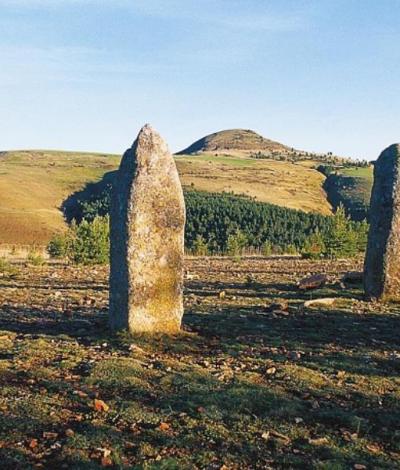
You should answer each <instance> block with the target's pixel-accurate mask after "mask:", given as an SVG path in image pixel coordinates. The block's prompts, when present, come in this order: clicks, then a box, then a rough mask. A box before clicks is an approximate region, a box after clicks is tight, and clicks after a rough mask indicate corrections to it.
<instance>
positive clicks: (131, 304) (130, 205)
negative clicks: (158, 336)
mask: <svg viewBox="0 0 400 470" xmlns="http://www.w3.org/2000/svg"><path fill="white" fill-rule="evenodd" d="M110 224H111V227H110V232H111V233H110V239H111V272H110V324H111V328H112V329H113V330H114V331H118V330H123V329H127V330H129V331H130V332H131V333H176V332H178V331H179V329H180V326H181V320H182V315H183V257H184V228H185V203H184V199H183V192H182V186H181V183H180V180H179V176H178V172H177V169H176V166H175V162H174V159H173V157H172V155H171V154H170V152H169V150H168V147H167V145H166V144H165V142H164V141H163V140H162V139H161V137H160V136H159V134H158V133H157V132H155V131H154V130H153V129H152V128H151V127H150V126H148V125H146V126H144V127H143V128H142V130H141V131H140V133H139V135H138V137H137V139H136V141H135V142H134V144H133V146H132V148H130V149H128V150H127V151H126V152H125V154H124V156H123V157H122V161H121V165H120V167H119V170H118V173H117V177H116V180H115V182H114V187H113V194H112V201H111V217H110Z"/></svg>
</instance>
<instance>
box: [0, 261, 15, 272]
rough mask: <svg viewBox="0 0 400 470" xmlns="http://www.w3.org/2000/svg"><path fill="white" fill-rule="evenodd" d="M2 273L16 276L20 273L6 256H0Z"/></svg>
mask: <svg viewBox="0 0 400 470" xmlns="http://www.w3.org/2000/svg"><path fill="white" fill-rule="evenodd" d="M0 273H1V274H7V275H9V276H14V275H16V274H17V273H18V269H17V268H16V267H15V266H13V265H12V264H11V263H10V262H9V261H8V260H6V259H5V258H0Z"/></svg>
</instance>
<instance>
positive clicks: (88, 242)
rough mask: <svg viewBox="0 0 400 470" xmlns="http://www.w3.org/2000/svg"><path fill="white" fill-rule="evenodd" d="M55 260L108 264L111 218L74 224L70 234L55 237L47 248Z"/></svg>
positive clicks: (98, 218) (94, 219)
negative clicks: (65, 259) (64, 259)
mask: <svg viewBox="0 0 400 470" xmlns="http://www.w3.org/2000/svg"><path fill="white" fill-rule="evenodd" d="M47 251H48V252H49V254H50V255H51V256H53V257H55V258H67V259H68V260H70V261H72V262H74V263H77V264H106V263H108V261H109V257H110V228H109V217H108V216H107V217H94V218H93V220H92V221H88V220H85V219H84V220H82V222H81V223H80V224H77V223H76V222H75V221H74V222H72V224H71V226H70V228H69V230H68V232H66V233H64V234H58V235H55V236H54V237H53V238H52V240H51V241H50V243H49V244H48V246H47Z"/></svg>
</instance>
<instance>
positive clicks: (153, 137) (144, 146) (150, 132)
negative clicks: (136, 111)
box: [132, 124, 169, 155]
mask: <svg viewBox="0 0 400 470" xmlns="http://www.w3.org/2000/svg"><path fill="white" fill-rule="evenodd" d="M132 148H133V149H134V150H135V151H136V153H137V154H147V155H148V154H159V155H162V154H166V153H169V150H168V146H167V144H166V142H165V141H164V140H163V139H162V137H161V136H160V134H159V133H158V132H157V131H156V130H154V129H153V128H152V127H151V125H150V124H145V125H144V126H143V127H142V128H141V129H140V131H139V134H138V136H137V138H136V140H135V142H134V143H133V145H132Z"/></svg>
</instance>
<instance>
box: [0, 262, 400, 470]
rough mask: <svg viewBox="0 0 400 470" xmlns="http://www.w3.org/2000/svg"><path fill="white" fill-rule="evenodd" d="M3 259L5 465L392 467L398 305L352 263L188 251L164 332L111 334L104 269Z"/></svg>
mask: <svg viewBox="0 0 400 470" xmlns="http://www.w3.org/2000/svg"><path fill="white" fill-rule="evenodd" d="M3 268H4V269H3V271H4V274H3V276H2V278H1V281H0V282H1V290H0V330H1V331H0V382H1V387H0V456H1V462H2V465H1V468H2V469H13V470H14V469H26V468H45V469H58V468H60V469H62V468H71V469H97V468H104V467H108V468H114V469H117V468H132V469H185V468H187V469H196V468H199V469H220V470H230V469H240V470H242V469H268V468H273V469H276V468H277V469H280V468H282V469H287V468H298V469H305V468H307V469H351V468H355V469H364V468H367V469H373V468H379V469H380V468H387V469H394V468H399V464H398V462H399V459H400V428H399V422H400V409H399V399H400V379H399V371H400V340H399V335H398V329H399V322H400V308H399V307H398V306H395V305H389V306H382V305H378V304H368V303H366V302H364V301H363V300H362V292H361V289H360V286H353V287H348V288H345V289H343V287H341V286H340V284H338V283H337V280H338V277H339V276H340V275H341V273H342V272H344V271H346V270H348V269H359V268H360V263H347V262H337V263H315V262H310V261H299V260H264V259H246V260H243V261H236V262H234V261H232V260H218V259H213V260H210V259H190V260H188V261H187V276H186V293H185V311H186V313H185V316H184V327H183V332H182V334H181V335H178V336H176V337H173V338H166V337H156V338H146V337H138V338H129V337H128V336H126V335H121V336H119V337H110V336H109V335H108V330H107V269H105V268H97V267H95V268H91V269H86V268H85V269H83V268H72V267H64V266H59V267H57V266H53V267H48V266H44V267H37V268H32V267H30V268H20V269H19V271H18V272H16V271H15V269H11V270H7V269H5V267H3ZM314 272H326V273H327V274H328V275H329V279H330V282H329V284H328V285H327V286H326V287H324V288H322V289H319V290H317V291H314V292H311V293H310V292H308V293H302V292H300V291H298V289H297V287H296V281H297V280H298V279H300V278H301V277H303V276H304V275H306V274H308V273H314ZM321 296H323V297H326V296H327V297H337V298H338V299H339V301H338V303H337V304H336V305H335V307H333V308H331V309H328V308H319V309H304V308H303V301H304V300H306V299H310V298H316V297H321ZM277 300H278V301H280V302H288V304H289V308H288V310H287V311H279V310H275V311H274V312H271V311H269V306H270V305H271V303H273V302H276V301H277ZM96 400H97V401H96Z"/></svg>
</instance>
